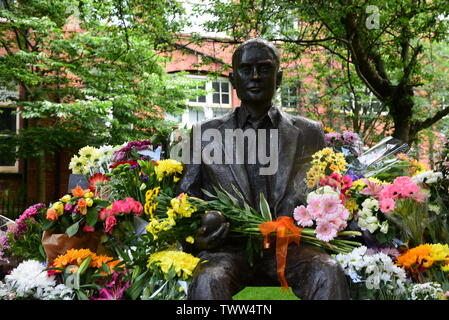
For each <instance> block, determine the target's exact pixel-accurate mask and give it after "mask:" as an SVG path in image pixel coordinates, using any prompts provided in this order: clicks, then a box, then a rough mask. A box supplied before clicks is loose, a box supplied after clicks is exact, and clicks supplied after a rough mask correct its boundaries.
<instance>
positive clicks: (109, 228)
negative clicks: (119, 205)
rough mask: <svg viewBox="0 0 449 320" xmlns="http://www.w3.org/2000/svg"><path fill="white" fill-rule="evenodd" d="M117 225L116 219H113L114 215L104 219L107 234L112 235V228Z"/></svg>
mask: <svg viewBox="0 0 449 320" xmlns="http://www.w3.org/2000/svg"><path fill="white" fill-rule="evenodd" d="M115 225H117V219H115V216H114V215H110V216H108V217H107V218H106V228H105V231H106V232H108V233H112V228H114V226H115Z"/></svg>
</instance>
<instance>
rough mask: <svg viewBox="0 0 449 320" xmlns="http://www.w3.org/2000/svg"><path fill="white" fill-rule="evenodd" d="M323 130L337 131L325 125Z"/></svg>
mask: <svg viewBox="0 0 449 320" xmlns="http://www.w3.org/2000/svg"><path fill="white" fill-rule="evenodd" d="M323 130H324V131H326V132H335V130H334V129H332V128H330V127H324V128H323Z"/></svg>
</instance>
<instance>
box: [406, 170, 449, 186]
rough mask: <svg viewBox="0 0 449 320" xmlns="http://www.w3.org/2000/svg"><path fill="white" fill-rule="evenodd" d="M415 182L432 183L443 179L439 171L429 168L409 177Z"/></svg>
mask: <svg viewBox="0 0 449 320" xmlns="http://www.w3.org/2000/svg"><path fill="white" fill-rule="evenodd" d="M411 179H412V180H413V182H415V183H427V184H432V183H435V182H438V181H439V180H441V179H443V174H442V173H441V172H433V171H431V170H429V171H426V172H423V173H420V174H417V175H416V176H413V177H412V178H411Z"/></svg>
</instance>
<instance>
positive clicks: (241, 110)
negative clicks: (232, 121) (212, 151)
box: [236, 105, 279, 129]
mask: <svg viewBox="0 0 449 320" xmlns="http://www.w3.org/2000/svg"><path fill="white" fill-rule="evenodd" d="M236 116H237V124H238V127H239V128H241V129H243V128H244V127H245V125H246V124H247V123H248V122H249V123H250V125H251V126H252V127H259V124H262V123H264V122H265V121H267V120H268V121H270V122H271V125H272V126H273V128H275V129H276V128H278V126H279V110H278V108H276V107H275V106H274V105H272V106H271V108H270V109H269V110H268V112H267V113H266V114H265V115H264V116H263V117H262V118H260V119H253V118H252V117H251V114H250V113H249V111H248V109H246V108H245V107H242V106H240V107H238V108H237V110H236Z"/></svg>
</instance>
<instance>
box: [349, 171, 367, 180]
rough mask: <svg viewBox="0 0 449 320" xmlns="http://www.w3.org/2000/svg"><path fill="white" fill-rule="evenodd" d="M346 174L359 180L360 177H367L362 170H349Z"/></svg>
mask: <svg viewBox="0 0 449 320" xmlns="http://www.w3.org/2000/svg"><path fill="white" fill-rule="evenodd" d="M346 174H347V175H348V176H350V177H351V179H352V181H357V180H359V179H362V178H365V176H364V175H363V173H361V172H360V171H359V172H355V171H354V170H348V172H347V173H346Z"/></svg>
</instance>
